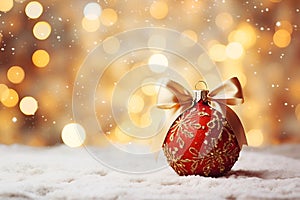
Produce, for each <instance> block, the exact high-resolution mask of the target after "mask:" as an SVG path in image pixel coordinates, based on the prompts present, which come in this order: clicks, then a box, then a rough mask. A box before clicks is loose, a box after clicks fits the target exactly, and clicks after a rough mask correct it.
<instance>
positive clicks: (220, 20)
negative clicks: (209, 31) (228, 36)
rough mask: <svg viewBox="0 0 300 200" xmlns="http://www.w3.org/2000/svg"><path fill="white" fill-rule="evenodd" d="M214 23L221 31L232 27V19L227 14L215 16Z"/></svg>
mask: <svg viewBox="0 0 300 200" xmlns="http://www.w3.org/2000/svg"><path fill="white" fill-rule="evenodd" d="M215 23H216V25H217V26H218V27H219V28H221V29H228V28H230V27H231V26H232V24H233V19H232V16H231V15H230V14H229V13H227V12H223V13H220V14H218V15H217V16H216V19H215Z"/></svg>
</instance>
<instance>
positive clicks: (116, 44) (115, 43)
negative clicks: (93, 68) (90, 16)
mask: <svg viewBox="0 0 300 200" xmlns="http://www.w3.org/2000/svg"><path fill="white" fill-rule="evenodd" d="M119 49H120V41H119V39H118V38H117V37H114V36H111V37H108V38H106V39H105V40H104V41H103V50H104V51H105V52H106V53H109V54H115V53H117V52H118V51H119Z"/></svg>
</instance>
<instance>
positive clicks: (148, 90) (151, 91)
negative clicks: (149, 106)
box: [141, 84, 159, 96]
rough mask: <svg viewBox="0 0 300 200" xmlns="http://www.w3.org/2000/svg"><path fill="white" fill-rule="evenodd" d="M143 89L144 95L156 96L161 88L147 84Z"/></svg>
mask: <svg viewBox="0 0 300 200" xmlns="http://www.w3.org/2000/svg"><path fill="white" fill-rule="evenodd" d="M141 89H142V92H143V93H144V94H146V95H148V96H154V95H156V94H157V92H158V89H159V87H158V86H156V85H153V84H145V85H143V86H142V88H141Z"/></svg>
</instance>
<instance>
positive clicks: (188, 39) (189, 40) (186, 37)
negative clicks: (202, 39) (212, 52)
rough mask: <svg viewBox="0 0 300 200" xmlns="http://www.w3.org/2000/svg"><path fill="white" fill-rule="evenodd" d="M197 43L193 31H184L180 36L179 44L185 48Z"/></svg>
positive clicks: (195, 34)
mask: <svg viewBox="0 0 300 200" xmlns="http://www.w3.org/2000/svg"><path fill="white" fill-rule="evenodd" d="M197 41H198V35H197V33H196V32H195V31H193V30H185V31H183V32H182V34H181V36H180V42H181V43H182V44H183V45H184V46H187V47H190V46H193V45H194V44H195V43H197Z"/></svg>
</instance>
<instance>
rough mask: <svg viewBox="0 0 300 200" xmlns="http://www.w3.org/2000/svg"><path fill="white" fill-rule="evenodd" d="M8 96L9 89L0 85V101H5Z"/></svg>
mask: <svg viewBox="0 0 300 200" xmlns="http://www.w3.org/2000/svg"><path fill="white" fill-rule="evenodd" d="M8 95H9V88H8V87H7V86H6V85H5V84H2V83H1V84H0V101H2V100H3V99H6V98H7V97H8Z"/></svg>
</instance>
